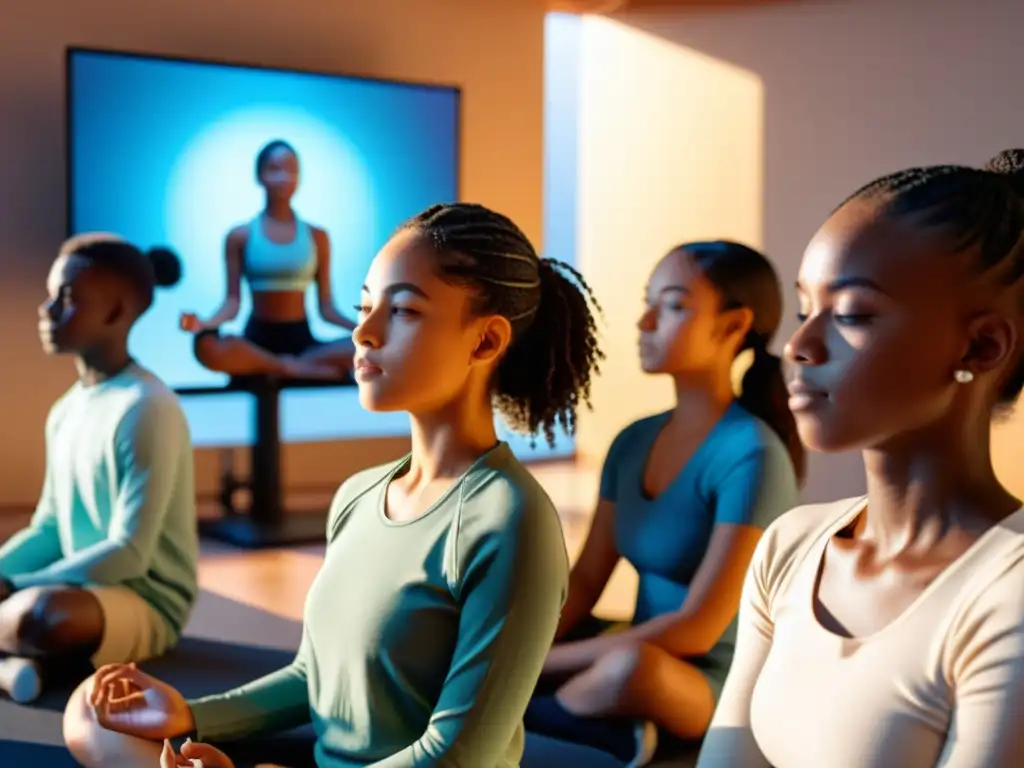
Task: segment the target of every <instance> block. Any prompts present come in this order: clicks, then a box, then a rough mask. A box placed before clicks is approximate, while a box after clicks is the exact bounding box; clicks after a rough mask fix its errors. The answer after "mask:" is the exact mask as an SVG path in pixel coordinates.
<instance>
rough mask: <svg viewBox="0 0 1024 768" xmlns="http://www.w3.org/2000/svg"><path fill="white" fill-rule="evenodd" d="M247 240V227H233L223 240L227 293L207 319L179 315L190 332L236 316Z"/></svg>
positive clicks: (204, 328)
mask: <svg viewBox="0 0 1024 768" xmlns="http://www.w3.org/2000/svg"><path fill="white" fill-rule="evenodd" d="M248 240H249V228H248V227H246V226H240V227H235V228H234V229H232V230H231V231H230V232H228V236H227V238H226V239H225V241H224V267H225V269H226V271H227V275H226V278H227V279H226V281H225V282H226V285H227V294H226V295H225V297H224V302H223V303H222V304H221V305H220V309H218V310H217V311H216V312H214V313H213V316H212V317H210V319H209V320H200V319H199V318H198V317H196V316H195V315H194V314H191V313H185V314H183V315H182V316H181V327H182V329H183V330H186V331H189V332H191V333H198V332H199V331H205V330H210V331H212V330H216V329H217V328H220V326H222V325H224V323H228V322H230V321H232V320H234V319H235V318H236V317H238V308H239V306H240V303H241V295H242V266H243V259H244V258H245V257H244V254H245V246H246V243H247V242H248Z"/></svg>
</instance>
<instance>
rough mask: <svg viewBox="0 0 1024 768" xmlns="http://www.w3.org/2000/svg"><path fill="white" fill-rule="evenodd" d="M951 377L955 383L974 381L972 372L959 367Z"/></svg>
mask: <svg viewBox="0 0 1024 768" xmlns="http://www.w3.org/2000/svg"><path fill="white" fill-rule="evenodd" d="M953 378H954V379H956V383H957V384H970V383H971V382H972V381H974V374H973V373H971V372H970V371H967V370H964V369H963V368H961V369H960V370H958V371H955V372H954V373H953Z"/></svg>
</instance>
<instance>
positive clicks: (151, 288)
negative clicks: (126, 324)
mask: <svg viewBox="0 0 1024 768" xmlns="http://www.w3.org/2000/svg"><path fill="white" fill-rule="evenodd" d="M59 255H60V256H67V255H74V256H77V257H79V258H81V259H86V260H87V261H89V262H91V263H92V264H93V265H94V266H96V267H99V268H101V269H106V270H109V271H110V272H113V273H115V274H117V275H119V276H120V277H122V278H124V280H125V281H126V282H127V283H128V285H129V286H130V287H131V289H132V290H133V291H134V293H135V295H136V297H137V299H138V307H137V312H138V314H139V315H142V314H143V313H144V312H146V310H148V309H149V308H150V307H151V306H153V297H154V294H155V292H156V289H157V288H170V287H172V286H174V285H177V283H178V281H179V280H181V261H180V260H179V259H178V257H177V255H176V254H175V253H174V252H173V251H171V250H168V249H167V248H151V249H150V250H148V251H146V252H143V251H141V250H140V249H139V248H137V247H136V246H134V245H132V244H131V243H129V242H127V241H126V240H124V239H123V238H121V237H119V236H118V235H114V234H110V233H107V232H91V233H88V234H84V235H76V236H75V237H72V238H71V239H70V240H67V241H65V242H64V244H63V245H62V246H61V248H60V253H59Z"/></svg>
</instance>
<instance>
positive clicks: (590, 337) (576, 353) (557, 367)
mask: <svg viewBox="0 0 1024 768" xmlns="http://www.w3.org/2000/svg"><path fill="white" fill-rule="evenodd" d="M400 229H410V230H413V231H416V232H418V233H420V234H421V235H422V236H423V237H425V238H426V240H427V242H429V243H430V244H431V246H432V247H433V249H434V251H435V252H436V253H437V255H438V269H439V272H440V275H441V277H442V278H443V279H445V280H447V281H449V282H452V283H454V284H457V285H465V286H469V287H471V288H472V289H473V292H474V297H473V303H472V307H473V311H475V312H477V313H479V314H496V315H501V316H502V317H504V318H506V319H507V320H508V321H509V323H510V324H511V325H512V342H511V344H510V345H509V348H508V351H507V352H506V354H505V357H504V358H503V359H502V360H501V362H500V363H499V364H498V368H497V370H496V372H495V379H494V402H495V406H496V408H497V409H498V412H499V413H500V414H501V415H502V418H503V419H504V421H505V422H506V423H507V424H508V425H509V426H510V427H511V428H512V429H514V430H516V431H519V432H525V433H526V434H529V435H531V436H535V435H537V433H539V432H543V433H544V437H545V439H546V440H547V442H548V444H549V445H553V444H554V441H555V429H556V427H561V428H562V429H563V430H565V431H566V432H567V433H568V434H574V433H575V431H576V415H577V411H578V409H579V407H580V406H581V405H586V406H587V407H589V406H590V386H591V381H592V379H593V377H594V376H596V375H597V374H598V373H599V371H600V361H601V360H603V359H604V353H603V352H602V351H601V348H600V345H599V343H598V332H597V322H596V319H595V312H596V313H600V311H601V308H600V305H599V304H598V302H597V300H596V299H595V298H594V295H593V292H592V291H591V290H590V287H589V286H588V285H587V283H586V281H585V280H584V279H583V277H582V275H580V274H579V272H577V271H576V270H575V269H573V268H572V267H571V266H569V265H568V264H565V263H563V262H559V261H553V260H551V259H541V258H539V257H538V255H537V252H536V250H535V249H534V247H533V245H532V244H531V243H530V240H529V238H527V236H526V235H525V234H524V233H523V231H522V230H521V229H520V228H519V227H518V226H516V224H515V222H513V221H512V220H511V219H509V218H508V217H507V216H503V215H502V214H500V213H496V212H494V211H492V210H490V209H488V208H485V207H484V206H482V205H477V204H474V203H452V204H445V205H434V206H431V207H430V208H428V209H427V210H425V211H423V212H422V213H420V214H418V215H417V216H414V217H413V218H412V219H410V220H409V221H407V222H406V223H405V224H403V225H402V226H401V227H400Z"/></svg>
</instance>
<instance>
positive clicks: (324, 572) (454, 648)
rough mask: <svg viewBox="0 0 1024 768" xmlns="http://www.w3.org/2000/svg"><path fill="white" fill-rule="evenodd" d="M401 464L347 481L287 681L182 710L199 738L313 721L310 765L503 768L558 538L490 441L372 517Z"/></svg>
mask: <svg viewBox="0 0 1024 768" xmlns="http://www.w3.org/2000/svg"><path fill="white" fill-rule="evenodd" d="M408 466H409V459H408V457H406V458H405V459H403V460H401V461H399V462H397V463H394V464H390V465H387V466H384V467H379V468H376V469H372V470H368V471H365V472H362V473H359V474H357V475H355V476H353V477H352V478H350V479H349V480H348V481H347V482H346V483H345V484H344V485H343V486H342V487H341V489H340V490H339V491H338V494H337V496H336V497H335V500H334V503H333V505H332V508H331V514H330V521H329V523H328V546H327V554H326V556H325V558H324V563H323V566H322V568H321V570H320V573H319V574H318V575H317V577H316V580H315V581H314V582H313V585H312V587H311V588H310V591H309V595H308V596H307V598H306V607H305V621H304V630H303V637H302V644H301V647H300V648H299V652H298V655H297V656H296V658H295V661H294V662H293V663H292V664H291V665H290V666H289V667H286V668H285V669H282V670H280V671H278V672H275V673H273V674H271V675H269V676H267V677H264V678H262V679H260V680H257V681H256V682H254V683H251V684H249V685H246V686H244V687H242V688H239V689H237V690H234V691H231V692H229V693H226V694H223V695H219V696H211V697H208V698H205V699H201V700H199V701H195V702H192V703H191V707H192V713H193V716H194V718H195V722H196V728H197V731H198V737H199V738H200V739H202V740H214V741H215V740H219V739H238V738H243V737H246V736H249V735H253V734H256V733H262V732H268V731H274V730H283V729H285V728H289V727H293V726H296V725H300V724H302V723H304V722H308V721H309V720H310V718H312V722H313V725H314V727H315V730H316V733H317V745H316V761H317V765H318V766H320V767H321V768H349V767H350V766H368V765H372V766H376V767H377V768H426V766H431V768H435V767H436V768H445V767H448V768H455V767H456V766H458V768H514V766H518V765H519V760H520V757H521V755H522V751H523V725H522V718H523V713H524V712H525V710H526V705H527V703H528V701H529V699H530V694H531V693H532V692H533V688H534V686H535V684H536V682H537V679H538V678H539V676H540V671H541V667H542V666H543V664H544V658H545V656H546V655H547V653H548V651H549V650H550V648H551V643H552V641H553V639H554V635H555V627H556V626H557V624H558V618H559V614H560V612H561V608H562V603H563V601H564V599H565V593H566V586H567V583H568V570H569V569H568V557H567V556H566V551H565V541H564V539H563V537H562V527H561V523H560V521H559V519H558V515H557V513H556V512H555V509H554V506H553V505H552V503H551V501H550V499H549V498H548V497H547V495H546V494H545V493H544V491H543V489H542V488H541V487H540V485H539V483H537V481H536V480H535V479H534V478H533V476H532V475H530V474H529V472H527V471H526V469H524V468H523V466H522V465H521V464H520V463H519V462H518V461H517V460H516V459H515V457H514V456H513V455H512V452H511V451H510V450H509V448H508V446H507V445H505V444H504V443H502V444H500V445H499V446H497V447H496V448H494V449H493V450H491V451H490V452H488V453H487V454H486V455H484V456H483V457H481V458H480V459H479V460H478V461H477V462H476V463H475V464H474V465H473V466H472V467H471V468H470V469H469V470H468V471H467V472H466V473H465V474H464V475H463V476H462V477H461V478H460V479H459V480H458V481H457V482H455V483H454V484H453V485H452V487H451V488H450V489H449V490H448V491H447V492H446V493H445V494H444V495H443V496H442V497H441V498H440V499H439V500H438V501H437V502H436V503H435V504H433V505H432V506H431V507H430V508H429V509H428V510H427V511H426V512H425V513H424V514H423V515H422V516H420V517H418V518H416V519H414V520H411V521H409V522H405V523H396V522H392V521H390V520H389V519H388V518H387V516H386V515H385V493H386V490H387V487H388V484H389V483H390V481H391V480H392V478H394V477H395V476H397V475H398V474H400V473H402V472H404V471H406V470H407V468H408Z"/></svg>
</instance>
